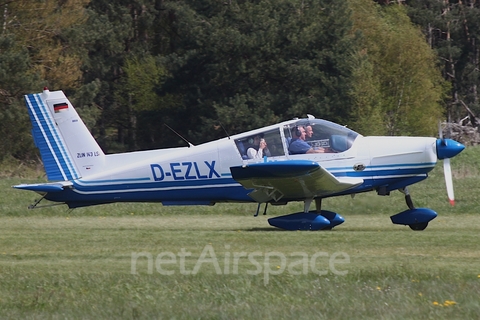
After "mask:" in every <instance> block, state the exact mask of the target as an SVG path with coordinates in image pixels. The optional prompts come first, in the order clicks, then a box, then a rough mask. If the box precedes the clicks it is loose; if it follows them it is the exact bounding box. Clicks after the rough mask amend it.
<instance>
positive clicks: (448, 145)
mask: <svg viewBox="0 0 480 320" xmlns="http://www.w3.org/2000/svg"><path fill="white" fill-rule="evenodd" d="M463 149H465V146H464V145H463V144H461V143H460V142H457V141H455V140H452V139H437V158H438V159H439V160H443V159H447V158H453V157H455V156H456V155H457V154H459V153H460V152H462V151H463Z"/></svg>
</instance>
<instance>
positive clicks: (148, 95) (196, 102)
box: [0, 0, 480, 162]
mask: <svg viewBox="0 0 480 320" xmlns="http://www.w3.org/2000/svg"><path fill="white" fill-rule="evenodd" d="M0 9H1V10H0V12H1V15H0V22H1V24H0V27H1V32H0V135H1V137H2V138H1V139H0V150H1V151H0V161H1V160H3V161H8V160H9V159H22V160H23V161H32V162H36V161H38V160H39V156H38V152H37V150H36V148H35V147H34V144H33V139H32V137H31V134H30V128H31V126H30V121H29V119H28V113H27V109H26V107H25V104H24V100H23V95H25V94H28V93H36V92H41V91H42V89H43V87H44V86H47V87H48V88H49V89H50V90H52V91H53V90H63V91H65V93H66V94H67V96H68V97H69V98H70V100H71V101H72V103H73V104H74V106H76V108H77V110H78V112H79V113H80V114H81V116H82V118H83V119H84V121H85V122H86V124H87V126H88V127H89V128H90V130H91V131H92V133H93V135H94V136H95V138H96V139H97V140H98V141H99V143H100V145H101V146H102V148H103V149H104V151H105V152H106V153H113V152H123V151H133V150H144V149H152V148H160V147H170V146H178V145H182V144H183V145H184V142H182V141H181V139H179V138H178V137H177V136H176V135H175V134H173V133H172V132H171V131H170V129H168V128H167V127H166V126H165V124H167V125H168V126H170V127H172V128H173V129H175V130H176V131H177V132H179V133H180V134H181V135H183V136H185V137H186V138H187V139H188V140H189V141H191V142H192V143H194V144H198V143H202V142H205V141H208V140H211V139H216V138H220V137H224V136H226V132H228V134H235V133H239V132H242V131H245V130H249V129H253V128H258V127H261V126H264V125H269V124H273V123H275V122H278V121H283V120H287V119H291V118H293V117H304V116H306V114H307V113H309V114H313V115H315V116H316V117H317V118H324V119H327V120H331V121H335V122H337V123H340V124H343V125H348V126H349V127H350V128H352V129H354V130H357V131H359V132H360V133H362V134H364V135H433V136H434V135H436V134H437V131H438V121H439V120H441V119H446V118H447V117H448V118H450V119H451V120H452V121H458V120H459V119H461V118H463V117H464V116H465V115H466V112H465V108H464V106H468V107H469V108H470V110H472V111H473V112H474V113H478V114H480V104H479V93H478V86H479V84H480V63H479V60H480V58H479V56H480V49H479V45H480V1H476V0H457V1H448V0H405V1H400V0H399V1H372V0H347V1H338V0H311V1H309V0H275V1H273V0H271V1H266V0H258V1H234V0H224V1H215V0H184V1H173V0H172V1H170V0H151V1H147V0H119V1H108V0H57V1H50V0H42V1H41V0H35V1H33V0H15V1H9V0H0ZM222 127H223V128H224V129H225V130H224V129H223V128H222Z"/></svg>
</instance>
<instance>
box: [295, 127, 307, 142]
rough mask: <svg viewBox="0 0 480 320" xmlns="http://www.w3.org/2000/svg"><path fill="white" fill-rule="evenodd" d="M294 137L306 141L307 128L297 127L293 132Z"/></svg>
mask: <svg viewBox="0 0 480 320" xmlns="http://www.w3.org/2000/svg"><path fill="white" fill-rule="evenodd" d="M292 133H293V136H294V137H295V138H297V139H302V140H305V134H306V133H305V128H304V127H303V126H295V127H294V128H293V130H292Z"/></svg>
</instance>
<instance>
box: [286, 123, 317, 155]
mask: <svg viewBox="0 0 480 320" xmlns="http://www.w3.org/2000/svg"><path fill="white" fill-rule="evenodd" d="M312 134H313V130H312ZM292 136H293V139H292V142H290V146H289V147H288V151H289V152H290V154H305V153H324V152H325V149H324V148H318V149H314V148H312V147H311V146H310V145H309V144H308V143H306V142H305V138H306V136H307V133H306V131H305V128H304V127H302V126H296V127H294V128H293V130H292Z"/></svg>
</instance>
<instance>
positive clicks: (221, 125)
mask: <svg viewBox="0 0 480 320" xmlns="http://www.w3.org/2000/svg"><path fill="white" fill-rule="evenodd" d="M218 124H219V125H220V127H222V129H223V131H225V134H226V135H227V137H228V140H230V135H229V134H228V132H227V130H226V129H225V127H224V126H223V124H222V123H221V122H219V123H218Z"/></svg>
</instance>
